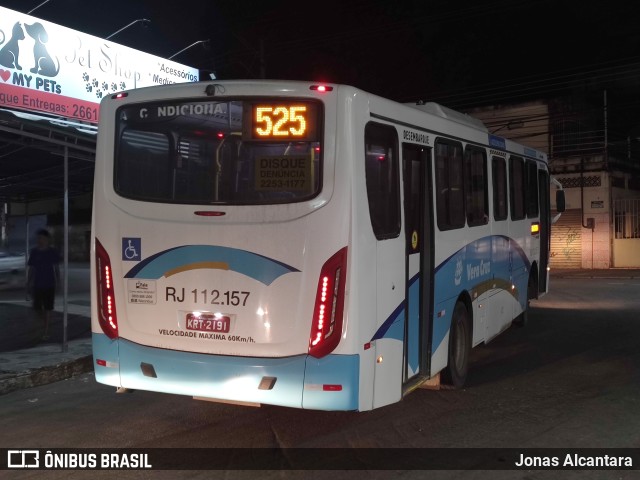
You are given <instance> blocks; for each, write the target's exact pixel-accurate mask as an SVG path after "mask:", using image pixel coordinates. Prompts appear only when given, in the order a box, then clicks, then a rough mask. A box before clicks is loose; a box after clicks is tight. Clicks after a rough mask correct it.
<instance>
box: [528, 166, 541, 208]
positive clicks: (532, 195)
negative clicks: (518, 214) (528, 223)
mask: <svg viewBox="0 0 640 480" xmlns="http://www.w3.org/2000/svg"><path fill="white" fill-rule="evenodd" d="M538 204H539V202H538V164H537V163H536V162H533V161H531V160H527V217H529V218H535V217H537V216H538Z"/></svg>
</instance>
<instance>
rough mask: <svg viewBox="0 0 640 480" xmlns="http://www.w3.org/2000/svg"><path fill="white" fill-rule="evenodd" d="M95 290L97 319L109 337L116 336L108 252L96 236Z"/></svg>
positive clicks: (116, 322) (114, 305)
mask: <svg viewBox="0 0 640 480" xmlns="http://www.w3.org/2000/svg"><path fill="white" fill-rule="evenodd" d="M96 287H97V288H96V290H97V305H98V320H99V322H100V327H101V328H102V331H103V332H104V333H105V335H106V336H107V337H109V338H111V339H113V338H117V337H118V316H117V314H116V300H115V293H114V288H113V272H112V271H111V260H110V259H109V254H108V253H107V251H106V250H105V248H104V247H103V246H102V244H101V243H100V242H99V241H98V239H97V238H96Z"/></svg>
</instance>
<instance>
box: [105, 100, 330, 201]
mask: <svg viewBox="0 0 640 480" xmlns="http://www.w3.org/2000/svg"><path fill="white" fill-rule="evenodd" d="M321 112H322V108H321V105H320V104H318V103H316V102H310V101H292V100H290V99H286V100H282V99H264V100H261V101H253V100H252V101H250V102H247V101H228V100H227V101H224V102H220V101H204V102H166V103H153V104H136V105H133V106H125V107H122V108H120V109H119V110H118V113H117V119H118V123H117V130H116V132H117V133H116V135H117V138H116V152H115V169H114V189H115V191H116V193H118V194H119V195H121V196H123V197H126V198H131V199H134V200H142V201H149V202H160V203H184V204H196V205H208V204H229V205H257V204H274V203H290V202H300V201H304V200H308V199H310V198H312V197H314V196H316V195H317V194H318V192H319V191H320V186H321V171H322V170H321V158H322V144H321V138H320V132H321V125H322V122H321Z"/></svg>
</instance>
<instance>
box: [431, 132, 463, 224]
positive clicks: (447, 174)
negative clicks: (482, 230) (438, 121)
mask: <svg viewBox="0 0 640 480" xmlns="http://www.w3.org/2000/svg"><path fill="white" fill-rule="evenodd" d="M435 150H436V155H435V156H436V161H435V168H436V216H437V218H438V228H439V229H440V230H452V229H454V228H462V227H464V225H465V213H464V189H463V180H462V178H463V167H462V144H460V143H459V142H453V141H450V140H444V139H441V138H439V139H438V140H436V147H435Z"/></svg>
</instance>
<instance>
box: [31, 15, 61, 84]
mask: <svg viewBox="0 0 640 480" xmlns="http://www.w3.org/2000/svg"><path fill="white" fill-rule="evenodd" d="M24 27H25V29H26V30H27V33H28V34H29V36H30V37H31V38H33V39H34V40H35V41H36V43H35V45H34V46H33V60H34V66H33V68H32V69H31V70H30V71H31V73H35V74H37V75H43V76H45V77H55V76H56V75H58V72H59V71H60V62H59V61H58V65H57V66H56V62H55V61H54V60H53V57H51V55H49V52H48V51H47V47H46V45H45V43H47V42H48V41H49V35H48V34H47V31H46V30H45V28H44V26H43V25H42V24H41V23H40V22H36V23H33V24H31V25H25V26H24ZM23 38H24V36H23ZM56 60H57V58H56Z"/></svg>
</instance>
